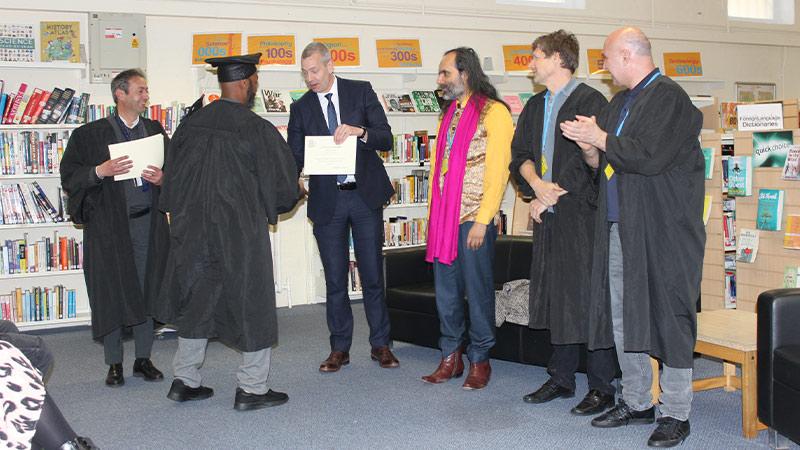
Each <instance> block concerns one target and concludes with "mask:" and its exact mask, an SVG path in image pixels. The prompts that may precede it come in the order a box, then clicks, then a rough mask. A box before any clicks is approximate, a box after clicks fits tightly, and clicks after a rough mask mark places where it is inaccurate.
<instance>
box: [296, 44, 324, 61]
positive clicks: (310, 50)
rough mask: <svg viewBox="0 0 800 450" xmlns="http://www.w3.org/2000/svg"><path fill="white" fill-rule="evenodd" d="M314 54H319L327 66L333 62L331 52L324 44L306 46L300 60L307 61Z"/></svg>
mask: <svg viewBox="0 0 800 450" xmlns="http://www.w3.org/2000/svg"><path fill="white" fill-rule="evenodd" d="M314 53H318V54H319V55H320V56H321V57H322V63H323V64H327V63H328V61H330V60H331V52H330V50H328V47H326V46H325V44H323V43H322V42H312V43H310V44H308V45H306V48H304V49H303V54H302V55H301V56H300V59H306V58H308V57H310V56H311V55H313V54H314Z"/></svg>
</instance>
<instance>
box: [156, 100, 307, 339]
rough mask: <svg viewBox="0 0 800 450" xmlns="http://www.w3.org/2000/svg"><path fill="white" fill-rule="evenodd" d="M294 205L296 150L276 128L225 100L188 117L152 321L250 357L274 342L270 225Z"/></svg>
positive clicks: (172, 175) (172, 159)
mask: <svg viewBox="0 0 800 450" xmlns="http://www.w3.org/2000/svg"><path fill="white" fill-rule="evenodd" d="M298 198H299V188H298V185H297V169H296V167H295V163H294V159H293V158H292V152H291V150H289V146H288V145H287V144H286V142H285V141H284V140H283V138H282V137H281V135H280V134H279V133H278V131H277V130H276V129H275V127H274V126H273V125H272V124H271V123H269V122H268V121H266V120H264V119H262V118H261V117H259V116H258V115H256V114H254V113H253V112H252V111H250V110H249V109H247V108H246V107H245V106H244V105H241V104H239V103H234V102H230V101H226V100H219V101H216V102H214V103H212V104H210V105H208V106H206V107H205V108H203V109H201V110H199V111H197V112H196V113H194V114H193V115H192V116H191V117H189V118H188V119H186V120H185V121H184V122H183V123H182V124H181V126H180V127H179V128H178V130H177V131H176V132H175V135H174V136H173V139H172V142H171V145H170V153H169V158H168V159H167V163H166V171H165V178H164V183H163V194H162V203H161V206H162V208H163V210H164V211H168V212H169V213H170V253H169V257H168V261H167V268H166V274H165V275H164V283H163V286H162V290H161V305H160V306H161V308H159V310H158V311H157V315H156V317H157V318H158V319H159V320H161V321H164V322H168V323H172V324H174V325H176V326H177V328H178V335H179V336H181V337H184V338H193V339H197V338H219V339H220V341H222V342H224V343H225V344H227V345H230V346H231V347H234V348H236V349H238V350H240V351H245V352H252V351H258V350H262V349H264V348H267V347H271V346H272V345H274V344H275V343H276V342H277V338H278V326H277V325H278V324H277V316H276V313H275V284H274V281H273V275H272V264H273V262H272V255H271V247H270V240H269V233H268V232H269V229H268V226H269V224H275V223H277V220H278V214H279V213H282V212H286V211H288V210H290V209H291V208H292V207H293V206H294V205H295V203H296V202H297V200H298Z"/></svg>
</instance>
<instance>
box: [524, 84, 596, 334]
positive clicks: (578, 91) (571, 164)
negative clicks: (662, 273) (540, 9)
mask: <svg viewBox="0 0 800 450" xmlns="http://www.w3.org/2000/svg"><path fill="white" fill-rule="evenodd" d="M545 93H546V91H542V92H540V93H539V94H537V95H535V96H534V97H532V98H531V99H529V100H528V102H527V104H526V105H525V108H524V109H523V110H522V114H520V117H519V121H518V122H517V129H516V131H515V132H514V140H513V141H512V143H511V153H512V160H511V166H510V169H511V174H512V175H513V177H514V179H515V181H516V183H517V186H518V187H519V189H520V191H521V192H522V193H523V195H525V196H532V197H535V196H536V195H535V193H534V192H533V189H532V188H531V187H530V186H529V185H528V183H527V181H525V179H524V178H523V177H522V175H520V173H519V168H520V166H522V164H523V163H524V162H525V161H532V162H534V166H535V167H536V174H537V175H539V177H541V176H542V173H541V172H542V166H541V160H542V148H541V147H542V146H541V143H542V124H543V123H544V102H545ZM607 103H608V102H607V101H606V99H605V97H603V95H602V94H601V93H600V92H598V91H597V90H595V89H593V88H591V87H589V86H587V85H585V84H578V85H577V86H576V87H575V90H574V91H573V92H572V94H570V96H569V97H567V99H566V101H565V102H564V104H563V105H562V106H561V109H560V110H559V112H558V116H557V117H553V118H551V119H550V123H551V125H552V126H553V127H555V140H554V147H555V148H554V151H553V160H552V161H549V170H551V171H552V172H551V173H552V181H553V182H554V183H558V185H559V186H561V187H562V188H564V189H565V190H567V191H568V192H569V193H568V194H565V195H563V196H561V198H559V200H558V203H557V204H556V206H555V214H548V213H544V214H542V217H543V219H544V220H543V223H542V224H536V223H534V225H533V257H532V259H531V284H530V305H529V311H530V321H529V323H528V326H529V327H531V328H537V329H549V330H550V339H551V341H552V343H553V344H559V345H561V344H577V343H586V342H587V340H588V330H589V325H588V323H589V322H588V310H589V297H590V296H589V279H590V275H591V258H592V249H593V245H594V235H593V233H594V215H595V211H596V199H597V186H596V183H595V182H594V175H593V171H592V170H591V169H590V168H589V167H588V166H587V165H586V164H585V163H584V161H583V152H582V151H581V149H580V148H579V147H578V145H577V144H575V142H573V141H570V140H569V139H566V138H564V136H563V135H562V134H561V127H560V126H559V124H560V123H561V122H563V121H565V120H574V119H575V116H576V115H583V116H587V117H591V116H597V115H599V114H600V111H601V110H602V109H603V107H604V106H606V104H607ZM607 326H608V327H609V329H610V327H611V323H610V322H608V323H607Z"/></svg>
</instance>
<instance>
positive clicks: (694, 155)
mask: <svg viewBox="0 0 800 450" xmlns="http://www.w3.org/2000/svg"><path fill="white" fill-rule="evenodd" d="M626 92H627V91H623V92H620V93H618V94H617V95H615V96H614V98H613V99H612V100H611V103H610V104H609V106H608V107H607V108H606V109H605V110H604V111H603V113H602V114H601V116H600V117H599V119H598V124H599V125H600V127H601V128H602V129H604V130H606V131H607V132H608V139H607V140H606V151H605V153H603V152H601V155H602V157H601V161H600V170H598V172H597V173H598V177H597V178H598V182H599V187H600V189H599V196H598V211H597V216H596V222H595V239H596V245H595V254H594V258H593V261H594V263H593V270H592V294H593V297H592V309H591V314H590V318H592V319H594V320H593V321H592V324H591V326H592V328H591V330H592V334H591V335H590V342H589V348H591V349H594V348H606V347H609V346H612V345H613V343H614V341H613V336H612V333H611V330H609V329H608V327H607V326H606V325H605V324H606V323H607V322H608V320H609V318H610V316H611V310H610V303H609V294H608V225H607V216H606V211H607V209H606V188H607V184H606V182H607V179H606V176H605V174H604V169H605V166H606V163H607V162H608V163H611V166H612V167H613V168H614V170H615V175H614V176H618V177H619V178H618V179H617V186H618V190H619V214H620V217H619V234H620V240H621V244H622V253H623V261H624V267H623V280H624V294H623V295H624V298H623V303H624V308H623V311H624V325H625V351H632V352H647V353H649V354H650V355H652V356H654V357H657V358H659V359H661V360H662V361H663V362H664V363H665V364H667V365H668V366H670V367H675V368H689V367H692V351H693V349H694V344H695V340H696V337H697V314H696V309H695V308H696V306H695V305H696V302H697V298H698V296H699V293H700V280H701V277H702V268H703V250H704V246H705V240H706V233H705V227H704V226H703V217H702V216H703V196H704V192H705V186H704V172H703V170H704V167H705V163H704V160H703V154H702V151H701V150H700V143H699V141H698V135H699V134H700V128H701V127H702V122H703V118H702V114H701V113H700V111H698V110H697V108H695V107H694V106H693V105H692V102H691V101H690V99H689V97H688V96H687V95H686V93H685V92H684V91H683V89H682V88H681V87H680V86H678V85H677V84H676V83H675V82H674V81H672V80H671V79H669V78H668V77H665V76H660V77H658V78H657V79H655V80H654V81H653V82H652V83H651V84H650V85H649V86H648V87H646V88H645V89H644V90H643V91H642V92H641V93H639V95H638V97H637V98H636V100H635V101H634V103H633V105H632V107H631V111H630V115H629V117H628V119H627V120H626V121H625V126H624V128H623V130H622V133H621V135H620V136H615V135H614V131H615V130H616V126H617V121H618V118H619V114H620V111H621V110H622V107H623V104H624V102H625V93H626Z"/></svg>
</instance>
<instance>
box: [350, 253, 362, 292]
mask: <svg viewBox="0 0 800 450" xmlns="http://www.w3.org/2000/svg"><path fill="white" fill-rule="evenodd" d="M347 287H348V291H350V292H351V293H360V292H361V275H360V274H359V273H358V263H357V262H356V261H350V264H349V267H348V273H347Z"/></svg>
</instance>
